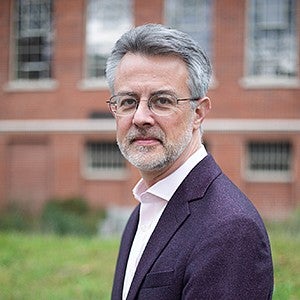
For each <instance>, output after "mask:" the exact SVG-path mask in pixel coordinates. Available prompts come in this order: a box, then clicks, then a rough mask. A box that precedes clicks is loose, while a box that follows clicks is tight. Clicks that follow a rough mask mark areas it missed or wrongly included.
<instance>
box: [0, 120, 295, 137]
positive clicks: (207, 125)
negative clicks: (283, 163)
mask: <svg viewBox="0 0 300 300" xmlns="http://www.w3.org/2000/svg"><path fill="white" fill-rule="evenodd" d="M203 128H204V130H205V131H206V132H228V133H230V132H232V133H238V132H241V133H243V132H244V133H247V132H249V133H250V132H254V133H255V132H260V133H268V132H276V133H277V132H278V133H280V132H290V133H293V132H300V119H207V120H205V121H204V123H203ZM115 130H116V125H115V120H114V119H98V120H87V119H63V120H61V119H57V120H56V119H51V120H39V119H37V120H0V133H107V134H109V133H113V132H115Z"/></svg>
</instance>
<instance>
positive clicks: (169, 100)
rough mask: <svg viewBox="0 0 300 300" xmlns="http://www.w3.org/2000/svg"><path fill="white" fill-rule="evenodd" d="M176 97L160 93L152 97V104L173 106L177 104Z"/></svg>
mask: <svg viewBox="0 0 300 300" xmlns="http://www.w3.org/2000/svg"><path fill="white" fill-rule="evenodd" d="M175 101H176V100H175V99H174V98H173V97H171V96H169V95H158V96H155V97H153V98H152V104H153V105H155V106H157V107H172V106H174V105H175Z"/></svg>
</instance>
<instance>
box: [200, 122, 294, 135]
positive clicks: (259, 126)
mask: <svg viewBox="0 0 300 300" xmlns="http://www.w3.org/2000/svg"><path fill="white" fill-rule="evenodd" d="M203 128H204V130H205V131H206V132H260V133H268V132H276V133H277V132H279V133H280V132H300V119H207V120H205V121H204V123H203Z"/></svg>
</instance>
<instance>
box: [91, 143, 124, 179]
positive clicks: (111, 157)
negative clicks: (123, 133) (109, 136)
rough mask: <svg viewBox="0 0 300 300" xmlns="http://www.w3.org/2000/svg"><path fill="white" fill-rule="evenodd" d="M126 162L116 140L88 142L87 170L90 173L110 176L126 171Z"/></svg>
mask: <svg viewBox="0 0 300 300" xmlns="http://www.w3.org/2000/svg"><path fill="white" fill-rule="evenodd" d="M125 168H126V162H125V159H124V157H123V156H122V154H121V152H120V150H119V147H118V145H117V144H116V142H98V141H96V142H95V141H89V142H87V143H86V170H87V172H88V173H89V175H91V176H93V175H95V176H97V175H99V176H101V175H104V176H108V177H110V175H113V174H116V173H117V172H119V173H120V174H122V172H123V171H125Z"/></svg>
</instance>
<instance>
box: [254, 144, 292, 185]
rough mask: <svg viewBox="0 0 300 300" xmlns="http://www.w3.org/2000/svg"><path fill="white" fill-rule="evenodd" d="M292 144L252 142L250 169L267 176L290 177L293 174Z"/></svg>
mask: <svg viewBox="0 0 300 300" xmlns="http://www.w3.org/2000/svg"><path fill="white" fill-rule="evenodd" d="M291 161H292V146H291V144H290V143H289V142H286V141H279V142H256V141H253V142H250V143H249V144H248V170H249V171H250V173H251V174H252V175H254V178H255V176H259V175H263V176H266V177H265V178H268V177H269V179H272V177H274V179H278V178H279V176H283V177H282V178H284V177H285V178H288V177H289V176H290V174H291Z"/></svg>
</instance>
